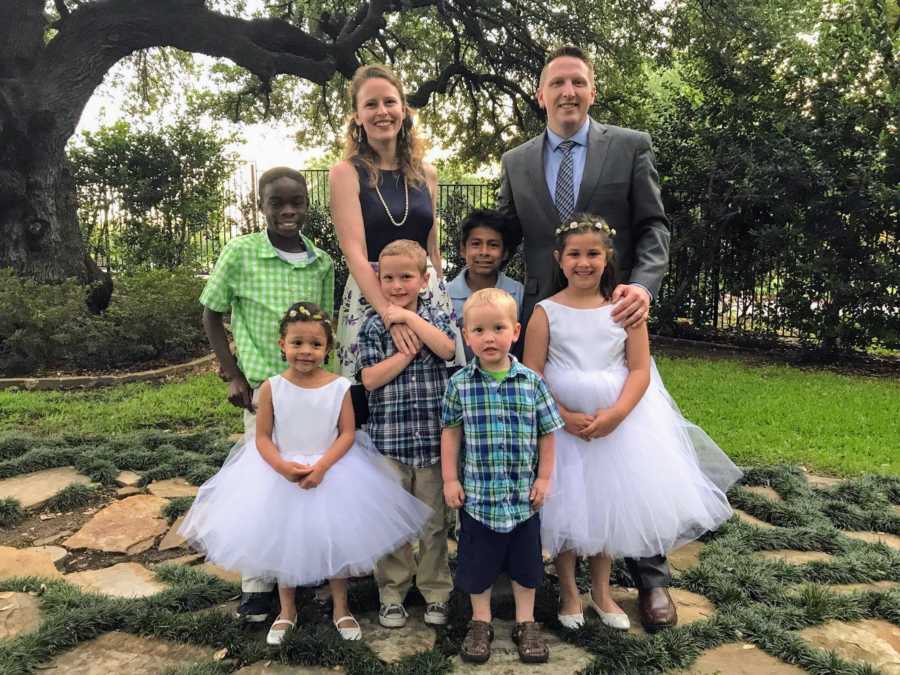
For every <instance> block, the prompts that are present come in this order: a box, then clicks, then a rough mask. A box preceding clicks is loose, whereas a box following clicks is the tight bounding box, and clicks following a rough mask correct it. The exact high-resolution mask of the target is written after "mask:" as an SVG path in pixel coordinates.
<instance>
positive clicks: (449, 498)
mask: <svg viewBox="0 0 900 675" xmlns="http://www.w3.org/2000/svg"><path fill="white" fill-rule="evenodd" d="M444 501H446V502H447V506H449V507H450V508H451V509H461V508H462V505H463V503H464V502H465V501H466V493H465V492H464V491H463V487H462V483H460V482H459V481H458V480H449V481H447V482H445V483H444Z"/></svg>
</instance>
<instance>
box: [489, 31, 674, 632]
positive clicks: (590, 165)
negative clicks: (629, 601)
mask: <svg viewBox="0 0 900 675" xmlns="http://www.w3.org/2000/svg"><path fill="white" fill-rule="evenodd" d="M595 96H596V89H595V87H594V69H593V66H592V65H591V62H590V60H589V59H588V58H587V56H586V55H585V53H584V52H583V51H582V50H581V49H579V48H578V47H573V46H566V47H560V48H559V49H557V50H556V51H554V52H552V53H551V54H550V56H549V57H548V59H547V61H546V64H545V65H544V69H543V71H542V72H541V80H540V83H539V86H538V93H537V100H538V103H539V104H540V106H541V107H542V108H544V109H545V110H546V111H547V129H546V131H545V132H544V133H542V134H540V135H539V136H536V137H535V138H532V139H531V140H529V141H526V142H525V143H523V144H522V145H520V146H518V147H516V148H513V149H512V150H510V151H509V152H507V153H505V154H504V155H503V159H502V162H501V171H502V177H501V183H500V192H499V194H498V198H497V202H498V208H499V209H500V210H502V211H504V212H506V213H507V214H508V215H510V216H513V217H514V218H513V220H515V221H516V222H517V223H518V226H519V227H520V228H521V234H522V236H523V243H524V251H525V266H526V280H525V297H524V300H523V306H522V325H523V326H527V323H528V319H529V318H530V317H531V313H532V311H533V310H534V305H535V303H537V302H538V301H540V300H542V299H544V298H546V297H548V296H550V295H553V294H554V293H556V292H557V291H558V290H559V287H558V285H557V281H556V278H555V274H554V271H555V269H556V262H555V260H554V259H553V248H554V246H555V243H556V242H555V230H556V228H557V227H558V226H559V225H560V224H561V223H563V222H568V221H569V220H571V218H572V216H573V215H574V214H576V213H589V214H595V215H599V216H602V217H603V218H605V219H606V220H607V221H608V222H609V224H610V225H611V226H612V227H613V228H614V229H615V231H616V235H615V239H614V241H613V245H614V247H615V252H616V263H617V269H616V278H617V279H618V280H619V281H620V282H624V283H620V285H618V286H617V287H616V289H615V291H614V292H613V296H612V302H613V303H616V307H615V309H614V310H613V315H612V317H613V319H614V320H615V321H617V322H618V323H620V324H622V325H623V326H631V325H636V324H638V323H640V322H643V321H646V320H647V316H648V314H649V309H650V302H651V301H652V299H653V297H654V296H655V295H656V294H657V293H658V292H659V287H660V285H661V283H662V279H663V276H664V275H665V273H666V269H667V268H668V264H669V221H668V219H667V218H666V214H665V210H664V209H663V204H662V199H661V197H660V189H659V175H658V174H657V172H656V167H655V166H654V157H653V150H652V148H651V145H650V136H648V135H647V134H646V133H643V132H640V131H634V130H631V129H623V128H621V127H614V126H610V125H606V124H600V123H598V122H595V121H594V120H592V119H591V118H590V117H588V108H589V107H590V106H591V104H592V103H593V102H594V98H595ZM520 343H524V340H520ZM635 480H640V476H635ZM626 562H627V564H628V568H629V571H630V572H631V575H632V577H634V579H635V582H636V583H637V584H638V590H639V593H640V603H639V604H640V609H641V621H642V623H643V624H644V626H645V627H646V628H648V629H649V630H658V629H661V628H667V627H670V626H674V625H675V623H676V622H677V616H676V612H675V606H674V604H673V603H672V599H671V597H670V596H669V592H668V590H667V587H668V586H669V583H670V581H671V576H670V573H669V567H668V563H667V562H666V559H665V557H664V556H656V557H653V558H641V559H639V560H627V561H626Z"/></svg>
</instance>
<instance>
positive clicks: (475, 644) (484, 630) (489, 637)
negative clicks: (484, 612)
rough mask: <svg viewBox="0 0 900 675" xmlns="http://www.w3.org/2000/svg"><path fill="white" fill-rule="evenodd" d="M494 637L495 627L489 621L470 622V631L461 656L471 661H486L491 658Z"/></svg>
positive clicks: (461, 650)
mask: <svg viewBox="0 0 900 675" xmlns="http://www.w3.org/2000/svg"><path fill="white" fill-rule="evenodd" d="M493 639H494V627H493V626H492V625H491V624H489V623H488V622H487V621H475V620H474V619H473V620H472V621H470V622H469V631H468V632H467V633H466V637H465V639H464V640H463V643H462V649H460V651H459V657H460V658H461V659H462V660H463V661H467V662H469V663H484V662H485V661H487V660H488V659H489V658H491V642H492V641H493Z"/></svg>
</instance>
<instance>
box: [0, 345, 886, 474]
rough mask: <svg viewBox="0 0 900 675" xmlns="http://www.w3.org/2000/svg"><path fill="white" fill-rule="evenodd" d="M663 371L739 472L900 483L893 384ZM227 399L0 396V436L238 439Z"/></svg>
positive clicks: (728, 364)
mask: <svg viewBox="0 0 900 675" xmlns="http://www.w3.org/2000/svg"><path fill="white" fill-rule="evenodd" d="M657 363H658V365H659V369H660V372H661V374H662V376H663V379H664V381H665V383H666V386H667V387H668V388H669V391H670V392H671V394H672V396H673V397H674V398H675V400H676V401H677V402H678V405H679V406H680V407H681V409H682V411H683V412H684V414H685V416H686V417H687V418H688V419H690V420H691V421H693V422H696V423H697V424H699V425H700V426H701V427H703V429H705V430H706V431H707V433H709V435H710V436H712V438H714V439H715V440H716V442H718V443H719V445H721V446H722V448H723V449H724V450H725V451H726V452H727V453H728V454H729V455H730V456H731V457H732V459H734V461H735V462H737V463H738V464H741V465H759V464H776V463H791V464H800V465H803V466H806V467H807V468H809V469H810V470H815V471H820V472H826V473H830V474H834V475H839V476H852V475H859V474H861V473H864V472H871V473H880V474H884V475H897V474H900V382H898V381H896V380H891V379H889V378H871V377H864V376H856V375H841V374H836V373H831V372H825V371H816V370H802V369H798V368H792V367H789V366H784V365H756V364H748V363H745V362H743V361H739V360H731V359H726V358H717V359H716V360H706V359H702V358H695V357H688V358H684V357H679V358H673V357H667V356H665V355H661V356H658V357H657ZM226 391H227V387H226V385H225V383H223V382H222V381H221V380H220V379H219V378H218V377H217V376H216V375H215V374H214V373H205V374H201V375H194V376H191V377H188V378H186V379H183V380H179V381H176V382H171V383H166V384H161V385H160V384H131V385H124V386H121V387H115V388H110V389H97V390H90V391H81V392H23V391H16V392H11V391H0V432H2V431H15V430H17V429H29V430H31V431H32V433H34V434H35V435H36V436H38V437H40V436H52V435H54V434H56V433H58V430H60V429H65V430H67V431H69V432H71V433H75V434H88V435H90V434H94V435H99V436H103V435H107V434H120V433H127V432H132V431H135V430H141V429H171V430H193V429H209V430H216V431H220V432H222V433H234V432H238V431H241V429H242V423H241V411H240V410H238V409H236V408H234V407H233V406H231V405H229V404H228V403H227V401H226V400H225V399H226ZM5 442H6V443H7V445H3V444H2V443H0V459H2V458H3V457H4V456H10V455H17V454H21V448H20V447H18V446H16V440H15V438H14V437H10V438H9V439H7V441H5ZM149 468H151V467H150V466H147V467H143V469H149ZM97 470H98V471H99V469H97ZM135 470H142V469H135ZM197 477H198V478H199V476H197ZM201 482H202V481H201Z"/></svg>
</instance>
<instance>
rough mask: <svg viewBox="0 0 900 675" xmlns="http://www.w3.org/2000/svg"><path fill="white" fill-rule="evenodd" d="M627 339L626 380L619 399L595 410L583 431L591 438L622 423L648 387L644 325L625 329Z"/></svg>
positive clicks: (646, 345)
mask: <svg viewBox="0 0 900 675" xmlns="http://www.w3.org/2000/svg"><path fill="white" fill-rule="evenodd" d="M626 331H627V333H628V339H627V340H626V342H625V358H626V360H627V362H628V377H626V378H625V384H624V385H623V386H622V391H621V393H619V398H618V399H617V400H616V402H615V403H614V404H613V405H612V406H610V407H609V408H602V409H600V410H598V411H597V413H596V414H595V416H594V421H593V423H591V425H590V426H589V427H588V428H587V429H585V434H586V435H588V436H590V437H591V438H599V437H601V436H606V435H608V434H610V433H612V431H613V430H614V429H615V428H616V427H618V426H619V424H621V423H622V420H624V419H625V418H626V417H627V416H628V413H630V412H631V411H632V410H634V406H636V405H637V404H638V402H639V401H640V400H641V397H643V395H644V392H646V391H647V387H648V386H650V338H649V336H648V335H647V324H646V322H642V323H641V324H639V325H637V326H634V327H632V328H627V329H626Z"/></svg>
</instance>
